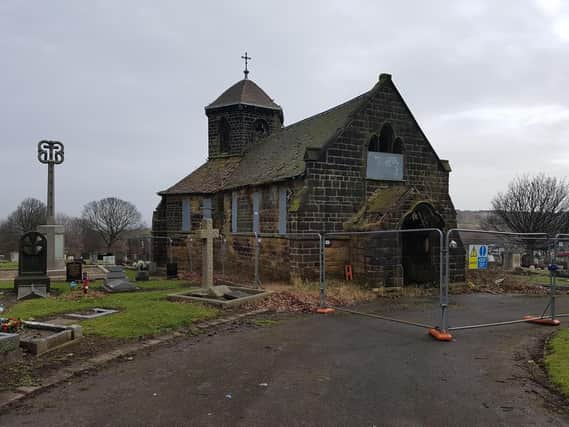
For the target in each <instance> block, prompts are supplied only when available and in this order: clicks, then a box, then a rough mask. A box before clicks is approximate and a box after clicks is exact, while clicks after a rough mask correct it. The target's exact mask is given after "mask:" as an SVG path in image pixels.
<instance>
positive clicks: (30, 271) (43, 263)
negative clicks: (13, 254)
mask: <svg viewBox="0 0 569 427" xmlns="http://www.w3.org/2000/svg"><path fill="white" fill-rule="evenodd" d="M21 285H45V289H46V292H49V288H50V280H49V277H48V276H47V240H46V238H45V236H44V235H43V234H41V233H37V232H35V231H31V232H29V233H26V234H24V235H23V236H22V237H21V238H20V248H19V255H18V276H16V278H15V279H14V289H15V290H16V291H17V290H18V287H19V286H21Z"/></svg>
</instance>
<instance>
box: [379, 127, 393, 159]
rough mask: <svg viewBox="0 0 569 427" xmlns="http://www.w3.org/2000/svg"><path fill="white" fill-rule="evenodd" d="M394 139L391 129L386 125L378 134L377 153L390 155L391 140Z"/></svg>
mask: <svg viewBox="0 0 569 427" xmlns="http://www.w3.org/2000/svg"><path fill="white" fill-rule="evenodd" d="M394 139H395V134H394V132H393V128H392V127H391V125H390V124H389V123H386V124H384V125H383V127H382V128H381V132H380V133H379V152H380V153H391V152H393V140H394Z"/></svg>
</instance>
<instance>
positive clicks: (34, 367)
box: [0, 270, 374, 404]
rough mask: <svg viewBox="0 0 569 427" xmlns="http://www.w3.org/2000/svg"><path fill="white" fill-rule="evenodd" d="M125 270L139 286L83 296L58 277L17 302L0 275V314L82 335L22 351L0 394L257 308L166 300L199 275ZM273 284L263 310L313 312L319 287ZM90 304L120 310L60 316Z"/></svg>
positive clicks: (2, 374)
mask: <svg viewBox="0 0 569 427" xmlns="http://www.w3.org/2000/svg"><path fill="white" fill-rule="evenodd" d="M126 273H127V276H129V279H130V280H131V281H132V283H134V284H136V286H138V287H139V288H141V289H140V290H139V291H136V292H125V293H111V294H108V293H105V292H103V290H102V283H103V282H102V281H93V282H91V284H90V287H89V292H88V294H87V295H83V294H82V291H81V289H80V287H79V286H78V287H77V288H75V289H73V290H72V289H71V288H70V285H69V283H65V282H56V283H52V292H51V295H50V296H49V297H48V298H45V299H42V298H38V299H31V300H25V301H20V302H18V301H16V295H15V293H13V292H12V289H13V282H12V281H11V280H5V281H2V280H0V304H2V305H3V307H4V308H5V311H4V312H3V313H2V315H1V316H2V317H14V318H18V319H21V320H33V321H41V322H49V323H56V324H60V323H65V324H71V323H76V324H77V323H78V324H80V325H81V327H82V329H83V335H84V337H83V338H82V339H81V340H79V341H78V342H76V343H73V344H71V345H68V346H65V347H63V348H61V349H56V350H54V351H50V352H49V353H46V354H43V355H40V356H36V355H32V354H27V353H25V352H24V355H23V359H22V361H21V362H17V363H14V364H11V365H9V366H8V367H2V369H0V395H1V394H2V392H10V391H14V390H17V389H21V388H22V387H24V388H25V387H36V386H41V385H42V384H44V383H45V382H46V381H48V382H49V378H50V377H52V376H54V374H56V373H57V372H58V371H60V370H65V369H68V368H69V367H71V366H72V365H76V364H81V362H84V361H87V360H91V359H97V357H98V355H102V354H105V353H107V354H110V353H112V352H115V351H117V350H118V351H121V349H129V348H130V347H131V346H132V344H133V343H145V342H149V341H152V340H153V339H154V338H157V337H158V338H162V337H169V336H170V337H171V336H177V337H180V336H182V337H187V336H192V335H194V334H196V333H198V332H199V331H200V329H199V328H197V327H196V326H199V327H201V326H204V321H208V320H211V321H212V322H215V319H216V318H218V317H220V316H221V317H223V318H224V319H225V318H227V317H232V316H235V315H237V316H239V315H242V314H247V313H250V312H254V311H256V310H258V309H259V304H256V303H252V304H247V305H244V306H242V307H237V308H235V309H232V310H220V309H217V308H214V307H212V306H209V305H203V304H201V303H190V302H171V301H168V299H167V296H168V295H169V294H172V293H176V292H180V291H184V290H187V289H189V288H196V287H198V288H199V286H200V284H199V275H197V274H194V275H190V276H189V277H187V280H165V279H156V278H154V280H149V281H142V282H141V281H137V282H134V276H135V272H134V271H132V270H126ZM273 289H274V290H275V291H277V292H276V293H275V295H273V296H270V297H269V298H268V299H267V301H264V302H263V303H261V304H260V305H261V307H260V309H261V310H266V309H267V308H270V309H271V310H273V311H278V312H283V311H287V312H291V311H314V309H315V308H316V306H317V303H318V291H317V288H314V287H309V286H299V287H297V288H295V289H296V290H295V292H290V291H291V288H290V287H288V286H279V285H274V286H273ZM283 291H285V292H283ZM299 294H300V295H302V296H299ZM331 294H332V298H333V300H334V301H335V302H343V303H351V302H355V301H362V300H366V299H369V298H372V297H374V295H373V294H372V293H370V292H369V291H364V290H361V289H359V288H357V287H352V286H341V287H335V288H333V289H332V290H331ZM94 308H104V309H115V310H118V313H115V314H112V315H109V316H104V317H98V318H94V319H88V320H81V321H78V320H70V319H68V318H65V317H64V315H65V314H69V313H82V314H87V313H88V312H89V311H90V310H92V309H94ZM206 326H207V322H206ZM172 333H174V335H172ZM135 347H136V345H135ZM0 397H1V396H0ZM0 400H1V399H0ZM0 404H1V402H0Z"/></svg>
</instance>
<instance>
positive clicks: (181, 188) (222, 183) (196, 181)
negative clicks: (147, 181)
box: [158, 157, 240, 195]
mask: <svg viewBox="0 0 569 427" xmlns="http://www.w3.org/2000/svg"><path fill="white" fill-rule="evenodd" d="M239 160H240V159H239V157H224V158H223V157H222V158H217V159H211V160H209V161H207V162H206V163H204V164H203V165H201V166H200V167H199V168H197V169H196V170H195V171H193V172H192V173H191V174H189V175H188V176H186V177H185V178H183V179H181V180H180V181H178V182H177V183H176V184H174V185H173V186H172V187H170V188H168V189H167V190H164V191H161V192H160V193H158V194H161V195H162V194H192V193H193V194H195V193H201V194H210V193H216V192H218V191H220V190H223V189H224V188H225V187H226V185H227V182H228V180H229V179H230V178H231V175H232V173H233V172H234V171H235V168H236V167H237V166H239Z"/></svg>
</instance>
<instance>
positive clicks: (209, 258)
mask: <svg viewBox="0 0 569 427" xmlns="http://www.w3.org/2000/svg"><path fill="white" fill-rule="evenodd" d="M198 237H199V238H200V239H201V240H202V241H203V249H202V288H204V289H210V288H212V287H213V239H217V238H218V237H219V230H217V229H214V228H213V225H212V222H211V219H209V218H206V219H204V220H203V221H202V228H201V230H199V231H198Z"/></svg>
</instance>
